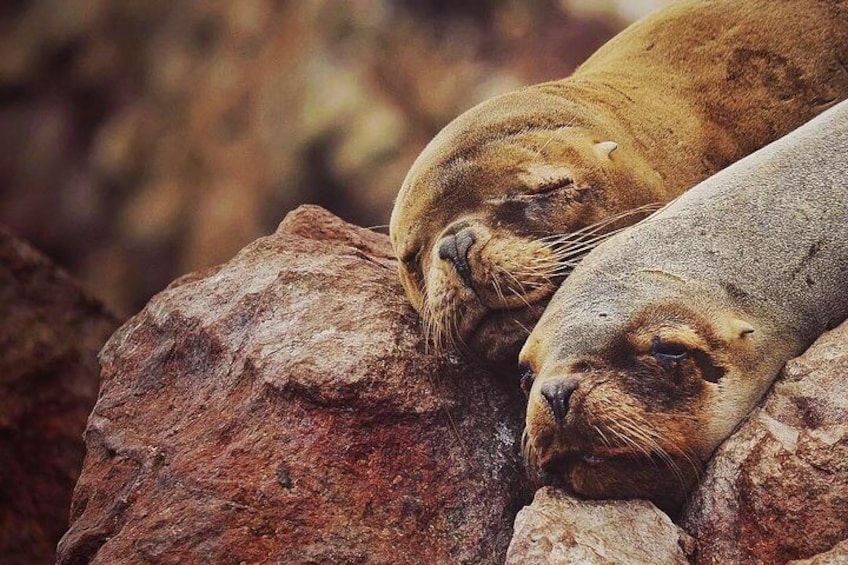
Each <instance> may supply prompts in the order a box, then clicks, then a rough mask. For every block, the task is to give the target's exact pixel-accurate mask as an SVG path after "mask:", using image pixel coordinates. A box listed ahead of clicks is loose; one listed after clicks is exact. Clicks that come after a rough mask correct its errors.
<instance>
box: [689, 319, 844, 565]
mask: <svg viewBox="0 0 848 565" xmlns="http://www.w3.org/2000/svg"><path fill="white" fill-rule="evenodd" d="M846 377H848V322H846V323H844V324H842V325H841V326H840V327H839V328H837V329H835V330H833V331H831V332H828V333H826V334H825V335H823V336H822V337H820V338H819V339H818V340H817V341H816V342H815V343H814V344H813V346H812V347H810V349H808V350H807V351H806V352H805V353H804V354H803V355H802V356H800V357H798V358H797V359H794V360H792V361H790V362H789V363H787V365H786V368H785V369H784V371H783V374H782V376H781V378H780V379H779V380H778V381H777V383H776V384H775V386H774V387H773V388H772V390H771V392H770V393H769V395H768V396H767V398H766V401H765V403H764V404H763V406H762V407H761V408H759V409H757V410H756V411H754V412H753V413H752V415H751V416H750V417H749V419H748V420H747V421H746V422H745V424H744V425H743V426H742V427H741V428H740V429H739V430H738V431H737V432H736V433H735V434H734V435H733V436H731V437H730V438H729V439H728V440H727V441H726V442H725V443H724V444H722V446H721V447H720V448H719V449H718V450H717V451H716V454H715V455H714V457H713V459H712V461H711V463H710V465H709V466H708V469H707V472H706V476H705V478H704V480H703V481H702V483H701V484H700V486H699V488H698V490H697V491H696V493H695V494H694V496H693V499H692V502H691V505H690V506H689V508H688V509H687V511H686V513H685V515H684V527H685V528H686V529H687V530H688V531H689V533H691V534H692V535H693V536H695V537H696V538H698V539H699V551H698V555H697V560H696V562H697V563H698V564H701V565H707V564H724V563H735V564H740V565H745V564H754V563H757V564H773V563H774V564H777V563H781V564H782V563H786V562H787V561H790V560H793V559H805V558H808V557H811V556H814V555H816V554H819V553H823V552H827V551H829V550H831V548H833V546H834V545H835V544H837V543H838V542H840V541H842V540H845V539H848V395H846V393H845V391H846ZM842 551H843V555H844V549H843V550H842ZM813 562H815V563H818V562H819V561H813ZM822 562H825V561H822ZM837 562H844V561H837Z"/></svg>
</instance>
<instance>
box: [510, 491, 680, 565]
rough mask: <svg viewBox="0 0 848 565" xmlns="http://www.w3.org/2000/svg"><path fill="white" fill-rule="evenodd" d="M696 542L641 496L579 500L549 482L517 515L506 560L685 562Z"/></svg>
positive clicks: (584, 564)
mask: <svg viewBox="0 0 848 565" xmlns="http://www.w3.org/2000/svg"><path fill="white" fill-rule="evenodd" d="M693 549H694V541H693V540H692V538H690V537H689V536H688V535H687V534H686V533H685V532H684V531H683V530H681V529H680V528H678V527H677V526H675V525H674V523H672V521H671V520H670V519H669V518H668V516H666V515H665V514H664V513H663V512H661V511H660V510H658V509H657V508H656V507H655V506H654V505H653V504H651V503H650V502H647V501H644V500H631V501H593V500H579V499H576V498H573V497H571V496H569V495H567V494H565V493H563V492H562V491H559V490H556V489H554V488H552V487H545V488H543V489H540V490H539V491H537V492H536V497H535V498H534V500H533V504H531V505H530V506H527V507H525V508H524V509H522V510H521V512H519V513H518V516H517V517H516V519H515V534H514V535H513V538H512V542H511V543H510V545H509V551H508V553H507V558H506V564H507V565H654V564H658V563H663V564H667V565H672V564H674V565H683V564H687V563H689V561H688V560H687V554H689V553H691V552H692V551H693Z"/></svg>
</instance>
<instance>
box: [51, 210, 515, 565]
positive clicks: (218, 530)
mask: <svg viewBox="0 0 848 565" xmlns="http://www.w3.org/2000/svg"><path fill="white" fill-rule="evenodd" d="M395 270H396V265H395V264H394V261H393V260H391V259H390V249H389V246H388V242H387V239H386V238H385V237H384V236H381V235H376V234H374V233H373V232H370V231H367V230H363V229H361V228H355V227H352V226H349V225H346V224H344V223H343V222H341V221H339V220H337V219H335V218H333V217H331V216H329V214H327V213H326V212H323V211H321V210H320V209H316V208H309V207H307V208H301V209H299V210H298V211H296V212H294V213H293V214H291V215H290V216H289V217H288V218H287V219H286V221H285V222H284V223H283V224H282V225H281V227H280V229H279V230H278V231H277V233H275V234H274V235H272V236H269V237H265V238H262V239H259V240H257V241H256V242H254V243H253V244H251V245H249V246H248V247H246V248H244V249H243V250H242V251H241V252H240V253H239V254H238V255H237V256H236V257H235V258H233V259H232V260H231V261H230V262H229V263H227V264H225V265H223V266H221V267H217V268H214V269H211V270H209V271H206V272H203V273H199V274H195V275H190V276H187V277H184V278H182V279H179V280H178V281H176V282H175V283H174V284H172V285H171V286H170V287H169V288H168V289H166V290H165V291H163V292H161V293H160V294H159V295H157V296H156V297H154V298H153V300H151V301H150V303H149V304H148V305H147V307H146V308H145V309H144V310H143V311H142V312H141V313H139V314H138V315H136V316H135V317H133V318H132V319H131V320H129V321H128V322H127V323H126V324H125V325H124V326H123V327H122V328H121V329H120V330H119V331H118V332H117V333H116V334H115V335H114V336H113V337H112V339H111V340H110V341H109V342H108V343H107V345H106V346H105V348H104V349H103V351H102V353H101V363H102V366H103V373H102V387H101V392H100V397H99V399H98V402H97V405H96V407H95V409H94V411H93V413H92V415H91V417H90V419H89V423H88V428H87V430H86V435H85V437H86V445H87V448H88V453H87V456H86V460H85V464H84V468H83V473H82V476H81V478H80V481H79V484H78V486H77V489H76V491H75V496H74V502H73V506H72V512H71V527H70V530H69V531H68V533H67V534H66V536H65V537H64V538H63V540H62V542H61V543H60V545H59V552H58V553H59V563H62V564H79V563H98V564H107V563H108V564H111V563H118V562H124V563H130V562H131V563H139V562H145V563H239V562H246V563H260V562H264V563H287V564H299V563H360V564H370V563H375V564H376V563H395V564H404V563H422V564H423V563H428V564H429V563H457V564H463V563H466V564H480V563H499V562H503V558H504V555H505V552H506V548H507V545H508V543H509V540H510V535H511V525H512V520H513V518H514V515H515V512H516V511H517V510H518V509H519V508H520V507H521V505H522V504H524V503H526V502H527V501H528V499H529V492H528V489H527V487H526V485H525V482H524V478H523V476H524V474H523V469H522V466H521V463H520V460H519V456H518V446H517V445H516V443H517V438H518V437H519V434H520V428H521V412H522V405H523V398H522V396H521V395H520V393H519V392H518V390H517V387H516V386H515V385H514V383H509V384H505V383H502V382H498V381H497V380H495V379H493V378H492V377H491V376H489V375H488V374H484V373H482V372H480V371H479V370H476V369H474V368H473V367H471V366H469V365H465V364H463V363H461V362H460V361H458V360H456V359H452V358H449V357H447V358H441V357H437V356H435V355H432V354H427V353H426V352H425V346H424V343H423V342H422V338H421V333H420V331H419V327H418V320H417V318H416V316H415V314H414V313H413V311H412V310H411V308H410V307H409V306H408V305H407V303H406V300H405V298H404V295H403V292H402V291H401V288H400V285H399V283H398V282H397V275H396V272H395Z"/></svg>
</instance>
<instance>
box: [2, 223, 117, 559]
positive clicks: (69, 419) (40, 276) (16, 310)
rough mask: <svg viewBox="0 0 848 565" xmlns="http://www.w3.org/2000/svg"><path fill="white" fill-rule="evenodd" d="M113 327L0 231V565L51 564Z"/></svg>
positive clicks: (62, 277)
mask: <svg viewBox="0 0 848 565" xmlns="http://www.w3.org/2000/svg"><path fill="white" fill-rule="evenodd" d="M116 327H117V321H116V320H115V319H114V317H113V316H112V315H111V314H109V313H107V312H106V311H105V310H104V308H103V306H102V305H101V304H100V303H99V302H97V301H96V300H94V299H92V298H91V297H89V296H88V295H87V294H86V293H85V292H83V291H82V290H81V289H80V287H79V286H78V285H77V284H76V283H75V282H74V281H72V280H71V279H70V278H69V277H68V276H67V275H66V274H65V273H64V272H63V271H61V270H59V269H58V268H57V267H56V266H55V265H53V264H52V263H51V262H50V261H49V260H48V259H47V258H45V257H44V256H43V255H41V254H40V253H38V252H37V251H35V250H34V249H33V248H32V247H30V246H29V245H27V244H25V243H23V242H21V241H19V240H17V239H15V238H14V237H12V236H11V235H10V234H9V233H7V232H6V231H4V230H0V563H3V565H17V564H20V565H38V564H43V563H53V562H54V557H55V547H56V542H58V541H59V537H60V536H61V535H62V533H63V532H64V531H65V529H66V528H67V524H68V521H67V518H68V508H69V506H70V503H71V494H72V492H73V489H74V484H75V483H76V480H77V477H78V476H79V470H80V466H81V465H82V460H83V455H84V454H85V448H84V445H83V442H82V431H83V429H84V427H85V421H86V417H87V416H88V413H89V412H90V411H91V408H92V406H94V401H95V399H96V398H97V382H98V374H99V369H98V366H97V351H98V350H99V349H100V347H101V346H102V345H103V343H104V342H105V341H106V339H107V338H108V337H109V334H111V333H112V332H113V331H114V330H115V328H116Z"/></svg>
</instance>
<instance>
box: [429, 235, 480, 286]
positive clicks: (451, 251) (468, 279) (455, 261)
mask: <svg viewBox="0 0 848 565" xmlns="http://www.w3.org/2000/svg"><path fill="white" fill-rule="evenodd" d="M475 243H477V236H476V235H475V233H474V229H473V228H471V227H465V228H463V229H461V230H459V231H457V232H455V233H450V234H448V235H446V236H445V237H443V238H442V240H441V241H440V242H439V247H438V249H439V253H438V255H439V259H441V260H442V261H447V262H448V263H450V264H451V265H453V267H454V269H456V272H457V273H458V274H459V276H460V278H462V280H463V282H464V283H465V284H466V285H467V286H468V287H469V288H473V287H474V280H473V277H472V275H471V267H469V265H468V252H469V250H470V249H471V246H472V245H474V244H475Z"/></svg>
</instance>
